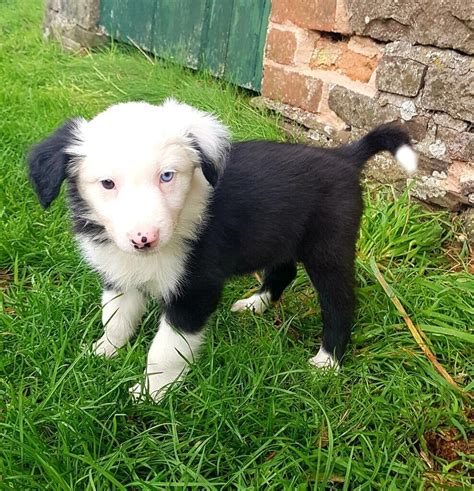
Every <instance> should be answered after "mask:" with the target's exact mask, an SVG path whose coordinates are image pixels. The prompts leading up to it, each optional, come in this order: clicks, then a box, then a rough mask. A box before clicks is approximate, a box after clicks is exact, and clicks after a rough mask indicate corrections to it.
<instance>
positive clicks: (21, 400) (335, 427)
mask: <svg viewBox="0 0 474 491" xmlns="http://www.w3.org/2000/svg"><path fill="white" fill-rule="evenodd" d="M40 23H41V2H39V1H34V2H32V1H28V0H9V1H3V2H2V3H1V4H0V176H1V177H0V179H1V185H0V221H1V226H0V271H1V272H0V285H1V288H0V290H1V291H0V294H1V297H0V298H1V307H2V310H1V311H0V324H1V327H0V350H1V351H0V489H15V490H20V489H21V490H23V489H41V490H43V489H60V490H67V489H91V490H93V489H125V488H127V489H150V488H152V489H162V488H168V487H176V488H179V489H188V488H193V487H195V488H199V489H219V488H222V487H228V488H238V489H262V488H272V489H301V490H303V489H323V488H326V489H333V488H334V489H339V488H340V489H345V490H346V489H382V490H386V489H420V488H422V487H429V486H430V485H432V486H435V485H436V483H438V485H440V484H439V483H445V485H447V484H451V485H458V486H461V487H462V486H464V487H466V489H467V487H468V484H469V469H471V471H472V463H470V461H469V458H468V456H466V455H462V454H461V455H459V456H458V458H457V459H456V460H455V461H454V462H449V463H448V462H446V461H443V460H442V459H440V458H437V457H436V456H433V455H432V454H430V452H429V450H428V449H427V448H426V443H425V440H424V434H425V432H427V431H428V430H434V431H435V432H438V433H439V432H441V431H442V430H443V429H444V428H456V429H457V432H458V435H459V436H460V437H461V438H467V436H468V434H469V431H470V428H469V421H468V416H467V413H468V409H469V401H468V399H467V398H466V396H463V395H462V394H460V393H458V392H456V391H455V390H453V389H452V388H451V387H450V386H449V385H448V384H447V383H446V382H445V381H444V379H442V377H441V376H440V375H439V374H438V372H437V371H436V370H435V369H434V368H433V366H432V364H431V363H430V362H429V361H428V360H427V359H426V358H425V356H424V355H423V354H422V353H421V351H420V349H419V348H418V347H417V345H416V343H415V341H414V339H413V338H412V337H411V335H410V333H409V331H408V330H407V328H406V326H405V325H404V322H403V320H402V319H401V317H400V315H399V314H398V313H397V311H396V310H395V308H394V307H393V305H392V303H391V302H390V300H389V298H388V297H387V296H386V294H385V293H384V292H383V290H382V288H381V287H380V285H379V284H378V283H377V282H376V279H375V277H374V275H373V272H372V270H371V268H370V260H371V259H372V258H373V259H375V261H376V262H377V264H378V267H379V268H380V270H381V271H382V273H383V274H384V276H385V278H386V279H387V281H388V282H389V283H390V285H391V286H392V288H393V289H394V291H395V292H396V294H397V296H398V297H399V299H400V300H401V301H402V303H403V304H404V306H405V308H406V309H407V311H408V313H409V315H410V316H411V318H412V319H413V321H414V322H415V323H416V324H417V325H418V326H420V327H421V328H422V329H423V330H424V332H425V334H426V336H427V338H428V344H429V346H430V347H431V349H432V350H433V351H434V352H435V353H436V355H437V357H438V359H439V361H440V362H441V363H442V364H443V365H444V366H445V367H446V369H447V370H448V372H449V373H450V374H451V375H452V376H453V377H454V378H455V380H457V382H458V383H459V384H460V385H461V386H463V387H464V388H465V389H466V390H469V389H472V388H473V383H472V372H473V366H472V359H473V355H474V353H473V349H472V343H473V335H472V331H471V328H472V320H473V318H474V309H473V297H474V284H473V281H472V277H470V276H469V273H468V271H467V257H466V256H467V251H466V250H464V249H463V248H454V249H453V247H452V244H454V243H455V237H456V233H457V231H456V230H455V228H454V226H453V225H452V224H451V222H450V218H449V216H448V215H447V214H443V213H437V214H435V213H428V212H427V211H424V210H423V209H422V208H421V207H420V206H418V205H417V204H415V203H413V202H411V201H410V199H409V198H408V196H407V195H404V196H402V197H400V198H396V197H394V195H393V194H392V191H391V189H390V188H383V189H370V191H367V192H366V195H365V196H366V205H367V207H366V212H365V216H364V221H363V225H362V231H361V239H360V242H359V254H358V259H357V280H358V290H357V298H358V310H357V315H356V319H355V328H354V336H353V342H352V344H351V345H350V348H349V351H348V354H347V362H346V364H345V366H344V369H343V370H342V371H341V372H340V373H339V374H338V375H337V376H334V375H332V374H324V373H319V372H315V371H312V370H311V369H310V368H309V367H308V365H307V363H306V360H307V359H308V358H309V357H310V356H311V355H313V354H314V353H315V351H316V350H317V347H318V342H319V341H318V340H319V337H320V334H321V316H320V310H319V306H318V304H317V302H316V300H315V298H314V294H313V292H312V288H311V286H310V283H309V281H308V279H307V277H306V275H305V274H304V272H303V271H300V272H299V274H298V277H297V279H296V280H295V281H294V282H293V284H292V285H291V287H290V289H289V291H288V292H287V293H286V294H285V296H284V299H283V301H282V302H281V303H280V304H279V305H277V306H276V307H275V308H273V309H272V310H270V311H268V312H267V313H266V314H264V315H263V316H261V317H257V316H254V315H252V314H243V315H235V314H231V313H230V312H229V308H230V305H231V304H232V302H233V301H235V300H236V299H237V298H240V297H241V296H242V295H244V294H246V293H247V292H248V291H249V290H250V289H251V288H253V287H255V286H256V281H255V279H254V278H253V277H247V278H242V279H240V280H236V281H233V282H231V283H229V284H228V286H227V287H226V289H225V294H224V297H223V300H222V303H221V306H220V308H219V310H218V312H217V313H216V314H215V315H214V316H213V317H212V318H211V320H210V321H209V336H208V339H207V343H206V345H205V347H204V350H203V353H202V356H201V358H200V360H199V363H197V364H196V365H195V366H194V368H193V370H192V372H191V373H190V375H189V376H188V377H187V378H186V380H185V382H184V383H182V384H180V385H179V386H176V387H175V388H173V389H172V390H171V391H170V393H169V395H168V396H167V397H166V398H165V400H164V401H163V402H162V403H161V404H159V405H153V404H151V403H148V402H146V403H143V404H141V405H136V404H133V403H132V401H131V400H130V397H129V395H128V392H127V389H128V387H129V386H130V385H132V383H134V382H135V381H136V380H137V379H139V378H140V377H141V375H142V371H143V367H144V362H145V356H146V350H147V346H148V344H149V342H150V340H151V338H152V336H153V332H154V329H155V326H156V324H157V315H158V312H157V307H156V306H152V308H151V310H150V312H149V315H148V316H147V318H146V319H145V321H144V322H143V327H142V329H141V330H140V333H139V335H138V336H137V338H136V339H135V340H134V341H133V342H132V344H131V345H130V346H128V347H127V348H125V349H123V350H121V351H120V353H119V355H118V356H117V358H115V359H112V360H103V359H97V358H94V357H90V356H87V355H86V354H85V353H84V352H83V350H82V348H81V346H82V345H86V346H87V345H90V344H91V343H92V341H93V340H94V339H95V338H96V337H97V336H98V335H99V333H100V332H101V326H100V310H99V294H100V287H99V282H98V280H97V278H96V276H95V275H94V274H93V273H92V272H91V271H89V269H88V268H87V267H86V265H85V264H84V262H83V261H81V259H80V257H79V254H78V252H77V249H76V247H75V245H74V241H73V238H72V236H71V234H70V232H69V224H68V222H67V219H66V208H65V204H64V200H63V198H61V199H60V200H58V201H57V202H56V203H55V204H53V206H52V207H51V209H50V210H48V211H47V212H43V211H42V210H41V209H40V207H39V205H38V204H37V203H36V200H35V197H34V195H33V192H32V191H31V189H30V186H29V184H28V181H27V177H26V172H25V167H24V156H25V152H26V150H27V148H28V146H29V145H30V144H31V143H32V142H35V141H37V140H38V139H40V138H41V137H43V136H44V135H46V134H47V133H48V132H50V131H51V130H52V129H54V128H55V127H56V126H57V125H58V124H60V123H62V121H63V120H64V119H66V118H68V117H70V116H73V115H83V116H86V117H88V116H92V115H94V114H95V113H97V112H98V111H100V110H102V109H103V108H105V107H106V106H107V105H109V104H111V103H114V102H118V101H125V100H136V99H145V100H148V101H150V102H160V101H162V100H163V98H165V97H168V96H174V97H177V98H179V99H181V100H183V101H185V102H188V103H190V104H194V105H196V106H198V107H200V108H203V109H206V110H212V111H214V112H215V113H216V114H218V115H219V117H221V118H222V119H223V120H224V121H225V122H226V123H227V124H229V125H230V127H231V129H232V133H233V135H234V138H235V139H249V138H269V139H281V138H282V134H281V132H280V131H279V129H278V126H277V123H278V122H277V121H276V119H275V118H273V117H271V116H269V115H265V114H261V113H259V112H256V111H255V110H254V109H252V108H251V107H250V106H249V104H248V98H247V96H246V95H245V94H244V93H242V92H241V91H239V90H237V89H235V88H232V87H230V86H228V85H226V84H224V83H222V82H219V81H216V80H213V79H211V78H210V77H208V76H205V75H203V74H195V73H191V72H189V71H186V70H183V69H181V68H178V67H173V66H169V65H166V64H164V63H160V62H157V63H150V62H149V61H148V60H147V59H146V58H145V57H144V56H142V55H140V54H139V53H137V52H134V51H131V50H127V49H124V48H121V47H117V46H113V47H112V48H111V49H109V50H106V51H104V52H99V53H94V54H90V55H87V56H82V57H80V56H72V55H68V54H64V53H63V52H61V50H60V49H59V48H58V47H57V46H55V45H54V43H45V42H43V40H42V38H41V32H40ZM447 247H449V254H450V257H448V255H447V249H446V248H447ZM471 417H472V416H471ZM420 453H421V454H422V455H423V456H425V458H422V457H421V456H420ZM427 462H431V465H432V466H433V469H430V468H429V465H428V463H427Z"/></svg>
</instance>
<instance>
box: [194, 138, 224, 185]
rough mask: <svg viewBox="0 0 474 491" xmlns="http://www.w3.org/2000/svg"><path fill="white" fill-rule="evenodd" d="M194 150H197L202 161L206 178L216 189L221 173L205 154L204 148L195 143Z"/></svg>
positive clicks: (202, 168)
mask: <svg viewBox="0 0 474 491" xmlns="http://www.w3.org/2000/svg"><path fill="white" fill-rule="evenodd" d="M194 148H195V149H196V150H197V152H198V154H199V159H200V165H201V170H202V173H203V174H204V177H205V178H206V179H207V181H208V182H209V184H210V185H211V186H212V187H215V186H216V184H217V181H218V179H219V171H218V170H217V168H216V166H215V164H214V163H213V162H212V161H211V159H210V158H209V157H208V156H207V155H206V154H205V153H204V152H203V150H202V148H201V147H200V146H199V145H198V144H197V143H194Z"/></svg>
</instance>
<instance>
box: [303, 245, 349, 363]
mask: <svg viewBox="0 0 474 491" xmlns="http://www.w3.org/2000/svg"><path fill="white" fill-rule="evenodd" d="M331 256H332V258H328V256H326V257H321V256H318V255H317V254H314V255H313V256H312V257H310V258H307V259H305V260H304V261H303V264H304V266H305V268H306V271H307V272H308V275H309V276H310V278H311V281H312V283H313V285H314V286H315V288H316V289H317V291H318V293H319V301H320V304H321V310H322V315H323V340H322V343H321V348H320V350H319V352H318V353H317V355H316V356H314V357H313V358H311V359H310V360H309V361H310V363H311V364H312V365H313V366H316V367H318V368H324V367H329V368H330V367H334V368H338V367H339V365H340V363H341V360H342V357H343V355H344V352H345V349H346V346H347V343H348V342H349V339H350V335H351V328H352V318H353V312H354V304H355V298H354V273H353V259H352V258H350V257H347V258H346V260H344V259H343V254H341V255H340V256H338V255H337V254H335V253H334V252H333V253H331Z"/></svg>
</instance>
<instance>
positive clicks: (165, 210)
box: [28, 100, 416, 401]
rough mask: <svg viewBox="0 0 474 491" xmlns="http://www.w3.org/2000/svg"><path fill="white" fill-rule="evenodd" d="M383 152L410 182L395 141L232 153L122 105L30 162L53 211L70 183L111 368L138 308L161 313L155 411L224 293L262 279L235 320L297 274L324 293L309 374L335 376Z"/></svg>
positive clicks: (178, 116) (173, 118)
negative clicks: (363, 177) (370, 165)
mask: <svg viewBox="0 0 474 491" xmlns="http://www.w3.org/2000/svg"><path fill="white" fill-rule="evenodd" d="M384 150H388V151H390V152H391V153H392V154H393V155H394V156H395V157H396V159H397V160H398V162H399V163H400V164H401V165H402V166H403V167H404V168H405V169H406V170H407V171H408V172H413V171H414V170H415V169H416V154H415V153H414V151H413V150H412V148H411V147H410V142H409V138H408V136H407V134H406V133H405V132H404V131H403V130H402V129H400V128H397V127H393V126H387V125H385V126H380V127H378V128H376V129H375V130H373V131H372V132H370V133H369V134H368V135H367V136H365V137H364V138H362V139H361V140H359V141H357V142H355V143H352V144H350V145H344V146H341V147H338V148H331V149H327V148H326V149H323V148H314V147H310V146H305V145H299V144H284V143H275V142H269V141H248V142H240V143H232V144H231V143H230V140H229V132H228V130H227V128H226V127H225V126H224V125H223V124H222V123H220V122H219V121H218V120H217V119H216V118H215V117H213V116H212V115H210V114H207V113H204V112H202V111H199V110H197V109H194V108H192V107H190V106H188V105H185V104H180V103H178V102H176V101H174V100H167V101H165V102H164V103H163V104H162V105H160V106H154V105H150V104H147V103H144V102H130V103H125V104H118V105H115V106H112V107H110V108H109V109H107V110H106V111H104V112H103V113H101V114H99V115H98V116H96V117H95V118H94V119H92V120H91V121H86V120H84V119H82V118H76V119H71V120H69V121H67V122H66V123H65V124H64V125H63V126H62V127H61V128H59V129H58V130H56V132H55V133H53V134H52V135H51V136H50V137H49V138H47V139H46V140H44V141H43V142H41V143H39V144H38V145H37V146H36V147H34V148H33V149H32V151H31V153H30V155H29V158H28V161H29V169H30V178H31V182H32V184H33V186H34V188H35V190H36V193H37V195H38V198H39V201H40V203H41V205H42V206H43V207H45V208H47V207H48V206H49V205H50V204H51V202H52V201H53V200H54V198H56V196H57V195H58V193H59V190H60V187H61V183H62V182H63V181H64V180H66V181H67V183H68V190H67V191H68V203H69V207H70V211H71V216H72V222H73V226H74V233H75V235H76V238H77V241H78V244H79V246H80V248H81V250H82V253H83V255H84V257H85V258H86V260H87V261H88V263H89V264H90V265H91V266H92V267H93V268H94V269H95V270H96V271H97V272H98V273H99V275H100V277H101V279H102V283H103V294H102V306H103V313H102V321H103V324H104V334H103V335H102V337H101V338H100V339H98V340H97V341H96V342H95V343H94V345H93V347H92V350H93V352H94V353H95V354H97V355H105V356H113V355H114V354H115V353H116V351H117V349H119V348H120V347H122V346H124V345H125V344H126V343H127V342H128V341H129V340H130V338H131V337H132V335H133V334H134V332H135V330H136V328H137V325H138V324H139V321H140V318H141V317H142V315H143V313H144V311H145V306H146V299H147V297H148V296H153V297H156V298H159V299H161V301H162V314H161V319H160V322H159V328H158V332H157V334H156V336H155V338H154V340H153V342H152V344H151V347H150V350H149V353H148V360H147V366H146V372H145V382H144V385H141V384H137V385H135V386H134V387H132V388H131V392H132V394H133V396H135V397H136V398H140V397H141V396H143V395H144V394H146V393H148V394H149V395H150V396H151V397H152V398H153V399H154V400H155V401H157V400H159V399H160V398H161V397H162V396H163V394H164V392H165V391H164V389H165V388H166V387H167V386H169V385H170V384H171V383H172V382H174V381H175V380H178V379H179V378H181V377H182V376H183V375H184V373H185V372H186V370H187V367H188V364H189V363H190V362H191V361H192V360H193V357H194V356H195V355H196V353H197V351H198V348H199V346H200V344H201V343H202V340H203V332H204V326H205V323H206V320H207V319H208V317H209V315H210V314H211V313H212V312H213V311H214V310H215V309H216V307H217V304H218V302H219V299H220V296H221V291H222V287H223V285H224V282H225V281H226V280H227V279H228V278H230V277H232V276H234V275H243V274H247V273H250V272H253V271H256V270H261V269H263V270H264V275H263V284H262V286H261V288H260V290H259V292H258V293H256V294H254V295H252V296H251V297H250V298H247V299H243V300H239V301H238V302H236V303H235V304H234V306H233V308H232V310H234V311H238V310H243V309H253V310H254V311H255V312H258V313H262V312H263V311H264V310H265V309H266V308H267V307H268V306H269V305H270V304H271V302H276V301H277V300H278V299H279V298H280V296H281V295H282V293H283V291H284V289H285V288H286V287H287V286H288V285H289V284H290V282H291V281H292V280H293V278H294V277H295V274H296V264H297V262H301V263H302V264H303V265H304V267H305V269H306V271H307V273H308V275H309V277H310V279H311V281H312V283H313V285H314V286H315V288H316V290H317V291H318V293H319V299H320V303H321V309H322V315H323V335H322V345H321V348H320V350H319V352H318V353H317V354H316V356H314V357H313V358H312V359H311V360H310V362H311V364H312V365H314V366H316V367H336V368H337V367H338V366H339V364H340V363H341V360H342V357H343V355H344V350H345V348H346V345H347V343H348V341H349V338H350V332H351V325H352V318H353V311H354V303H355V301H354V256H355V245H356V240H357V234H358V228H359V222H360V218H361V214H362V195H361V188H360V183H359V181H360V171H361V168H362V167H363V165H364V163H365V162H366V161H367V160H368V159H369V158H370V157H372V156H373V155H375V154H376V153H377V152H380V151H384Z"/></svg>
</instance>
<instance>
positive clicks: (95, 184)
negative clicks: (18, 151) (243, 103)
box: [30, 101, 228, 254]
mask: <svg viewBox="0 0 474 491" xmlns="http://www.w3.org/2000/svg"><path fill="white" fill-rule="evenodd" d="M59 132H61V133H64V135H62V134H61V135H59V136H58V133H59ZM53 139H56V140H58V139H59V140H61V145H62V148H61V149H60V150H57V149H56V152H57V154H58V155H61V152H62V153H63V157H62V162H61V163H60V164H59V165H58V164H57V163H56V164H54V165H53V164H51V162H50V163H49V164H45V162H44V161H45V159H46V158H47V157H48V155H49V154H51V147H55V146H56V145H55V142H54V141H52V140H53ZM63 140H64V141H63ZM48 145H49V146H48ZM227 147H228V133H227V130H226V128H225V127H224V126H223V125H221V124H220V123H219V122H218V121H217V120H216V119H215V118H213V117H212V116H210V115H208V114H206V113H202V112H200V111H197V110H196V109H193V108H191V107H189V106H186V105H183V104H178V103H176V102H174V101H167V102H166V103H165V104H163V105H162V106H152V105H149V104H145V103H127V104H119V105H116V106H112V107H111V108H109V109H108V110H106V111H105V112H103V113H101V114H99V115H98V116H96V117H95V118H94V119H92V120H91V121H89V122H87V121H85V120H82V119H81V120H73V121H72V122H69V123H67V124H66V125H65V126H63V127H62V128H61V129H60V130H58V131H57V132H56V133H55V134H54V135H53V136H52V137H50V138H49V139H48V140H46V141H45V142H43V143H41V144H40V145H39V146H38V147H36V149H35V150H33V152H32V154H31V156H30V169H31V171H30V174H31V178H32V181H33V184H34V185H35V187H36V190H37V192H38V195H39V197H40V201H41V202H42V204H43V205H44V206H48V205H49V203H50V201H51V200H52V198H50V195H51V194H53V195H54V196H53V198H54V197H55V194H54V193H56V194H57V192H58V191H59V185H60V182H61V181H60V180H59V185H58V184H57V179H56V180H54V179H53V181H54V183H56V184H55V185H56V186H57V190H56V191H53V193H51V189H50V187H48V186H46V188H47V189H46V190H45V189H43V188H42V187H41V186H42V185H43V181H44V180H45V179H46V176H45V175H42V174H41V172H40V170H41V168H43V169H46V168H48V167H49V170H50V171H51V168H54V169H56V168H58V167H60V168H63V167H64V166H65V167H66V169H65V170H64V169H63V172H64V175H65V176H67V177H68V179H69V180H70V184H71V186H70V195H71V206H72V209H73V210H72V211H73V215H74V218H75V219H76V220H79V221H81V220H84V221H85V222H86V223H92V224H94V225H95V226H96V227H95V228H93V230H94V233H97V230H99V232H100V235H101V239H102V240H104V237H105V240H109V241H110V240H111V241H113V242H114V243H115V244H116V245H117V247H119V248H120V249H121V250H123V251H125V252H130V253H134V254H144V253H146V254H150V253H153V252H155V251H159V250H160V248H161V247H163V246H164V245H166V244H167V243H169V242H170V240H171V238H172V237H173V235H174V233H175V232H176V229H177V227H178V226H179V225H180V222H181V225H182V220H181V218H182V215H185V216H186V219H187V220H188V221H189V216H190V215H192V214H193V209H195V210H196V213H200V209H201V208H200V207H199V204H200V203H199V201H200V200H201V201H202V200H205V199H206V198H207V196H208V194H209V190H210V188H211V185H215V184H216V182H217V179H218V176H219V172H220V171H221V170H222V165H223V163H224V160H225V153H226V150H227ZM53 150H54V148H53ZM38 154H39V157H38ZM64 162H65V163H64ZM38 173H40V174H41V179H38ZM53 173H54V172H53ZM46 182H47V181H46ZM48 193H49V194H48ZM48 200H49V201H48ZM201 204H202V203H201ZM195 218H196V220H198V218H199V217H198V216H196V217H195ZM84 230H87V227H84ZM76 231H77V232H78V233H79V235H80V234H81V233H82V232H81V228H80V227H76Z"/></svg>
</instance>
